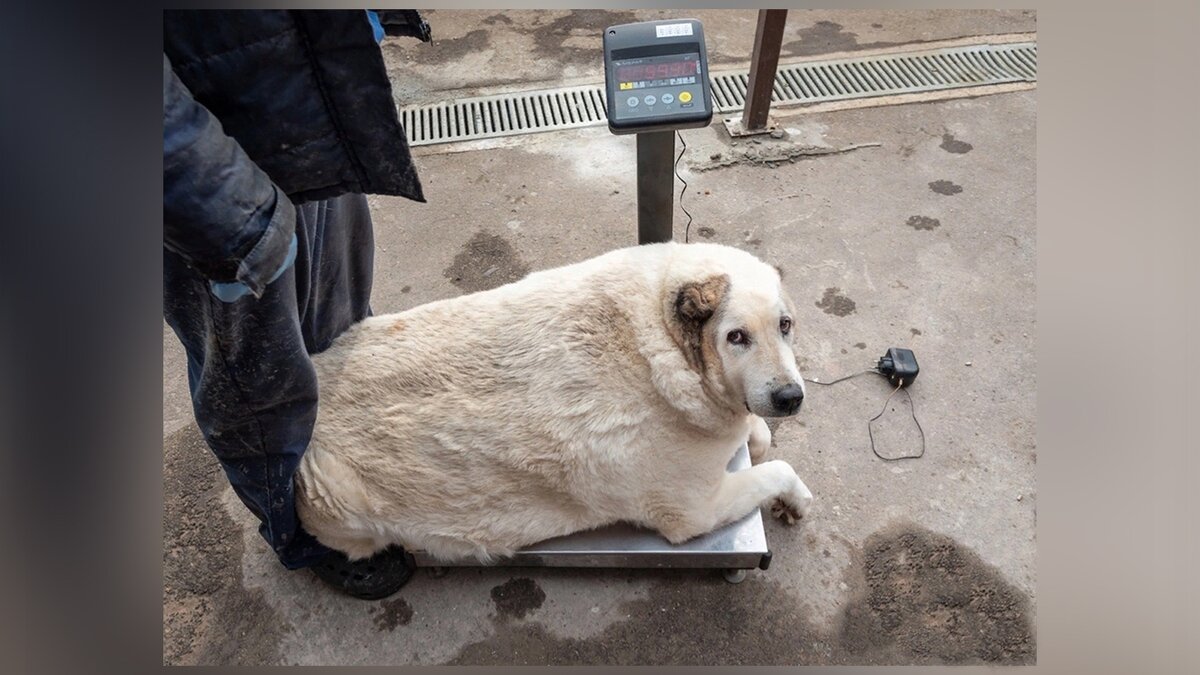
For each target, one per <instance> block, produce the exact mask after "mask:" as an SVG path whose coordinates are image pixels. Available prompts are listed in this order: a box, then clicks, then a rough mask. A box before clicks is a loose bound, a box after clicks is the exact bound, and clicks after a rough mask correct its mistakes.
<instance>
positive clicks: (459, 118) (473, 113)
mask: <svg viewBox="0 0 1200 675" xmlns="http://www.w3.org/2000/svg"><path fill="white" fill-rule="evenodd" d="M400 122H401V123H402V124H403V125H404V130H405V131H406V132H407V133H408V140H409V144H410V145H431V144H433V143H448V142H451V141H469V140H475V139H480V138H496V137H499V136H512V135H515V134H528V133H533V132H536V131H557V130H559V129H573V128H575V127H590V126H594V125H597V124H607V123H608V113H607V112H606V111H605V108H604V87H602V86H596V85H587V86H583V87H570V88H566V89H551V90H546V91H528V92H518V93H511V94H500V95H497V96H481V97H477V98H462V99H458V100H457V101H452V102H449V103H435V104H433V105H425V106H415V107H409V108H401V109H400Z"/></svg>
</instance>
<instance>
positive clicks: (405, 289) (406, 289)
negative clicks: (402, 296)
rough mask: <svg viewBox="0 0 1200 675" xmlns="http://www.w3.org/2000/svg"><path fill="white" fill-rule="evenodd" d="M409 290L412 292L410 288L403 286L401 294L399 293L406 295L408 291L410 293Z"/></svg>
mask: <svg viewBox="0 0 1200 675" xmlns="http://www.w3.org/2000/svg"><path fill="white" fill-rule="evenodd" d="M411 290H412V286H405V287H404V288H401V289H400V292H401V293H408V292H409V291H411Z"/></svg>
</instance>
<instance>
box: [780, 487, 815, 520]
mask: <svg viewBox="0 0 1200 675" xmlns="http://www.w3.org/2000/svg"><path fill="white" fill-rule="evenodd" d="M797 483H799V485H797V486H796V489H794V490H792V492H791V494H788V495H787V496H781V497H776V498H775V502H774V503H772V504H771V517H773V518H778V519H779V520H781V521H783V522H784V524H786V525H794V524H795V523H796V521H798V520H800V519H802V518H804V516H805V514H807V513H808V509H809V506H810V505H811V504H812V500H813V496H812V492H810V491H809V489H808V486H807V485H805V484H804V483H803V482H801V481H799V480H798V481H797Z"/></svg>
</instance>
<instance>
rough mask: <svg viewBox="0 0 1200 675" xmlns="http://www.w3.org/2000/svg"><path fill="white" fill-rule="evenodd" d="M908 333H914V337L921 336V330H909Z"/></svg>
mask: <svg viewBox="0 0 1200 675" xmlns="http://www.w3.org/2000/svg"><path fill="white" fill-rule="evenodd" d="M908 332H910V333H912V334H913V337H916V336H918V335H920V334H921V329H920V328H909V329H908Z"/></svg>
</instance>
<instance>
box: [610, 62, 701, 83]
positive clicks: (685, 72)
mask: <svg viewBox="0 0 1200 675" xmlns="http://www.w3.org/2000/svg"><path fill="white" fill-rule="evenodd" d="M695 74H696V61H673V62H671V63H647V64H640V65H636V66H621V67H620V68H617V79H618V80H620V81H621V82H637V81H640V80H665V79H669V78H672V77H691V76H693V75H695Z"/></svg>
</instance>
